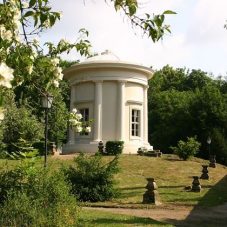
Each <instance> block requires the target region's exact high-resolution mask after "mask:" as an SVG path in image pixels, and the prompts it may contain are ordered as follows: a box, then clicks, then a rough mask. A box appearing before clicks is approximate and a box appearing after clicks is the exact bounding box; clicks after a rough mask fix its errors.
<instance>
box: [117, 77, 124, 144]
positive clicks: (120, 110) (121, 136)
mask: <svg viewBox="0 0 227 227" xmlns="http://www.w3.org/2000/svg"><path fill="white" fill-rule="evenodd" d="M118 94H119V96H118V139H119V140H122V141H124V135H125V130H124V128H125V124H124V123H125V122H124V121H125V81H118Z"/></svg>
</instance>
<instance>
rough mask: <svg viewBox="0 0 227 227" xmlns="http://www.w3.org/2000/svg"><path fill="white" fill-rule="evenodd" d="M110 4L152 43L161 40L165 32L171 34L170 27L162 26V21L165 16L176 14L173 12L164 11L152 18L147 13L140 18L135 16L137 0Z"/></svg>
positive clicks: (115, 0)
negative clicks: (122, 13)
mask: <svg viewBox="0 0 227 227" xmlns="http://www.w3.org/2000/svg"><path fill="white" fill-rule="evenodd" d="M111 2H113V3H114V7H115V10H116V11H118V10H122V11H123V12H124V13H125V15H126V16H128V18H129V20H130V21H131V23H132V25H133V26H135V27H138V28H140V29H141V30H142V31H143V33H144V34H147V36H148V37H149V38H151V39H152V41H153V42H156V41H158V40H159V39H161V38H162V37H163V36H164V34H165V33H166V32H168V33H170V32H171V31H170V26H169V25H166V24H164V21H165V16H166V15H171V14H176V13H175V12H173V11H171V10H166V11H164V12H163V13H162V14H158V15H154V16H153V18H152V17H151V16H150V14H147V13H146V14H145V15H144V16H142V17H141V16H137V9H138V1H137V0H127V1H125V0H111Z"/></svg>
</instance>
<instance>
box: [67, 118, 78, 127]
mask: <svg viewBox="0 0 227 227" xmlns="http://www.w3.org/2000/svg"><path fill="white" fill-rule="evenodd" d="M69 122H70V124H71V125H72V126H76V125H78V121H77V120H76V119H69Z"/></svg>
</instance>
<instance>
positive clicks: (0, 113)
mask: <svg viewBox="0 0 227 227" xmlns="http://www.w3.org/2000/svg"><path fill="white" fill-rule="evenodd" d="M3 119H4V110H3V109H2V108H0V121H2V120H3Z"/></svg>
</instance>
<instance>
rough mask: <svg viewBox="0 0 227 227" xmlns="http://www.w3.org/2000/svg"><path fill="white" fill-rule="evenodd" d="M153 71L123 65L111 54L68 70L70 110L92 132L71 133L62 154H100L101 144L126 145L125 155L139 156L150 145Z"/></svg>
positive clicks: (132, 65) (97, 57)
mask: <svg viewBox="0 0 227 227" xmlns="http://www.w3.org/2000/svg"><path fill="white" fill-rule="evenodd" d="M152 75H153V71H152V70H151V69H150V68H147V67H144V66H141V65H137V64H132V63H128V62H123V61H121V60H120V59H119V58H118V57H117V56H115V55H114V54H113V53H111V52H110V51H105V52H103V53H101V54H100V55H97V56H94V57H91V58H88V59H87V60H85V61H84V62H82V63H79V64H75V65H73V66H71V67H70V68H68V69H66V70H64V77H65V78H66V79H67V80H68V81H69V83H70V87H71V99H70V109H71V110H72V109H73V108H76V109H77V110H79V112H80V113H81V114H82V116H83V119H85V120H86V121H87V120H89V119H93V124H92V126H91V132H90V133H86V134H84V133H83V134H80V133H75V132H74V131H73V130H71V129H70V131H69V139H68V142H67V144H65V145H64V146H63V150H62V153H63V154H67V153H75V152H97V150H98V143H99V141H100V140H102V141H103V142H104V143H105V142H106V141H109V140H111V141H113V140H121V141H124V150H123V153H136V152H137V150H138V148H139V147H147V148H151V147H150V144H149V143H148V117H147V114H148V113H147V89H148V79H150V78H151V77H152Z"/></svg>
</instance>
